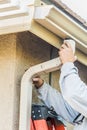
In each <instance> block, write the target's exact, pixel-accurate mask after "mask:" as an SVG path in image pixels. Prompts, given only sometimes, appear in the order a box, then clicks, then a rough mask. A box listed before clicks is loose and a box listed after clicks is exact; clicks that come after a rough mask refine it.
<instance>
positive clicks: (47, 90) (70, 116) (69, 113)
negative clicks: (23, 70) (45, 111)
mask: <svg viewBox="0 0 87 130" xmlns="http://www.w3.org/2000/svg"><path fill="white" fill-rule="evenodd" d="M33 81H34V84H35V86H36V89H37V92H38V97H39V98H40V99H41V100H42V101H43V102H44V103H45V105H46V106H48V107H49V108H51V106H52V107H53V108H54V110H55V111H56V113H57V114H58V115H60V116H61V117H62V118H64V119H65V120H67V121H68V122H71V123H73V120H74V119H75V117H76V116H77V115H78V112H76V111H75V110H74V109H72V108H71V106H70V105H68V104H67V102H66V101H65V100H64V99H63V97H62V95H61V94H60V93H59V92H58V91H57V90H56V89H54V88H52V87H51V86H50V85H48V84H46V83H44V82H43V80H42V81H41V78H33ZM36 81H37V83H36ZM41 84H42V86H41Z"/></svg>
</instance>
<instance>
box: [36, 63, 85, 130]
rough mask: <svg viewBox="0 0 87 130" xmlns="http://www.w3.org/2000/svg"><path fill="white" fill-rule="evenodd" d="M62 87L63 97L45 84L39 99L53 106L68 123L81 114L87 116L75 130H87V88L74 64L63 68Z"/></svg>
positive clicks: (68, 64)
mask: <svg viewBox="0 0 87 130" xmlns="http://www.w3.org/2000/svg"><path fill="white" fill-rule="evenodd" d="M60 86H61V91H62V94H63V96H62V94H61V93H59V92H58V91H57V90H55V89H53V88H52V87H51V86H50V85H47V84H46V83H44V84H43V86H42V87H41V88H39V89H38V90H37V91H38V94H39V98H40V99H41V100H43V102H44V103H45V104H46V105H47V106H48V107H51V106H53V107H54V109H55V111H56V112H57V114H59V115H60V116H62V117H63V118H64V119H65V120H67V121H68V122H71V123H73V120H74V119H75V118H76V116H77V115H78V113H79V112H80V113H81V114H83V115H84V116H85V119H84V120H83V123H81V124H80V125H78V124H75V127H74V130H87V109H86V106H87V94H86V92H87V87H86V85H85V84H84V83H83V82H82V81H81V79H80V78H79V76H78V70H77V68H76V67H75V66H74V64H73V63H66V64H65V65H63V66H62V69H61V76H60ZM78 91H79V92H78ZM63 97H64V98H63ZM71 106H72V107H73V108H72V107H71ZM77 111H78V112H77ZM81 118H82V117H81Z"/></svg>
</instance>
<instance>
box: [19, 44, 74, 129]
mask: <svg viewBox="0 0 87 130" xmlns="http://www.w3.org/2000/svg"><path fill="white" fill-rule="evenodd" d="M74 47H75V46H74ZM60 67H61V61H60V58H55V59H53V60H50V61H47V62H44V63H41V64H38V65H35V66H33V67H31V68H29V69H28V70H27V71H26V72H25V74H24V75H23V77H22V81H21V95H20V115H19V130H31V129H30V120H31V104H32V77H33V76H35V75H37V74H41V73H48V72H52V71H55V70H58V69H60Z"/></svg>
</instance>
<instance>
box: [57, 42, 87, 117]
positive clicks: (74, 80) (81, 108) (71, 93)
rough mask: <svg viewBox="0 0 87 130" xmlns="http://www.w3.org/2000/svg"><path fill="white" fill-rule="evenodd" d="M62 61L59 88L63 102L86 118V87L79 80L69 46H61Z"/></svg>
mask: <svg viewBox="0 0 87 130" xmlns="http://www.w3.org/2000/svg"><path fill="white" fill-rule="evenodd" d="M59 55H60V59H61V61H62V64H63V66H62V68H61V75H60V81H59V82H60V87H61V92H62V94H63V97H64V98H65V100H66V101H67V102H68V103H69V104H70V105H71V106H72V107H73V108H74V109H75V110H77V111H78V112H80V113H82V114H83V115H84V116H85V117H87V85H86V84H85V83H84V82H83V81H82V80H81V79H80V77H79V75H78V69H77V68H76V67H75V66H74V64H73V62H74V60H75V57H74V54H73V52H72V49H71V46H70V45H68V44H67V45H66V44H63V45H62V47H61V49H60V52H59Z"/></svg>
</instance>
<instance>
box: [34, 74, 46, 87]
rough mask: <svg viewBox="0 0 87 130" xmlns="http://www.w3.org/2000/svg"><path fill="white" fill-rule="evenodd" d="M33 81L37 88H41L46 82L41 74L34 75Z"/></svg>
mask: <svg viewBox="0 0 87 130" xmlns="http://www.w3.org/2000/svg"><path fill="white" fill-rule="evenodd" d="M32 81H33V84H34V85H35V87H36V88H40V87H41V86H42V85H43V83H44V80H42V79H41V78H40V76H36V77H34V78H33V79H32Z"/></svg>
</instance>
